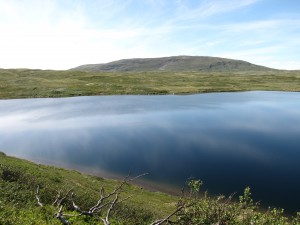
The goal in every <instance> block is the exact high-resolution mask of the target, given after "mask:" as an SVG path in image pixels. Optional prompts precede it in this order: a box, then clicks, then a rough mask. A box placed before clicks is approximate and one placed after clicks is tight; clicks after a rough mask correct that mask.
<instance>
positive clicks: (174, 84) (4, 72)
mask: <svg viewBox="0 0 300 225" xmlns="http://www.w3.org/2000/svg"><path fill="white" fill-rule="evenodd" d="M251 90H266V91H300V71H247V72H166V71H160V72H84V71H71V70H68V71H55V70H30V69H0V99H9V98H39V97H70V96H81V95H84V96H87V95H126V94H136V95H137V94H138V95H146V94H192V93H204V92H230V91H251Z"/></svg>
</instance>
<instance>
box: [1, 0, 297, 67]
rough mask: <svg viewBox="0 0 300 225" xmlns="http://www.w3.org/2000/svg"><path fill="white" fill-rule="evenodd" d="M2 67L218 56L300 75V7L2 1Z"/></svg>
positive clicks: (241, 1)
mask: <svg viewBox="0 0 300 225" xmlns="http://www.w3.org/2000/svg"><path fill="white" fill-rule="evenodd" d="M0 32H1V33H0V67H2V68H40V69H69V68H71V67H75V66H78V65H81V64H87V63H105V62H110V61H113V60H118V59H123V58H138V57H144V58H145V57H163V56H173V55H199V56H217V57H225V58H232V59H241V60H246V61H249V62H252V63H255V64H259V65H265V66H269V67H273V68H280V69H300V1H299V0H111V1H109V0H42V1H41V0H0Z"/></svg>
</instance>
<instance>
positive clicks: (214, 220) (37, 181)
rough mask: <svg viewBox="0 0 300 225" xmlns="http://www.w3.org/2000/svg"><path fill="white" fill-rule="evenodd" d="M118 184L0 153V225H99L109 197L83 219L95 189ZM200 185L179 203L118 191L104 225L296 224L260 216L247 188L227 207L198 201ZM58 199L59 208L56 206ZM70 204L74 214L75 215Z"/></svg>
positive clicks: (221, 200) (224, 202) (276, 214)
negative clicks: (107, 220)
mask: <svg viewBox="0 0 300 225" xmlns="http://www.w3.org/2000/svg"><path fill="white" fill-rule="evenodd" d="M120 184H122V182H121V181H115V180H106V179H103V178H99V177H95V176H91V175H87V174H82V173H80V172H77V171H71V170H66V169H62V168H55V167H52V166H45V165H38V164H34V163H32V162H29V161H26V160H21V159H17V158H14V157H9V156H6V155H5V154H4V153H1V152H0V224H5V225H10V224H11V225H18V224H20V225H21V224H26V225H30V224H39V225H43V224H51V225H55V224H57V225H59V224H64V223H63V222H62V219H61V218H59V212H61V215H63V218H64V219H65V220H67V221H68V223H65V224H83V225H87V224H95V225H96V224H105V223H104V222H103V220H102V219H101V218H105V215H106V213H107V211H108V210H109V208H110V206H111V204H112V202H113V201H114V195H115V194H112V196H111V197H112V199H110V198H107V199H106V200H105V201H104V202H103V203H105V204H106V202H107V203H108V204H107V205H105V204H104V206H105V207H103V208H101V210H99V211H97V212H96V213H95V214H93V215H87V213H86V212H87V211H86V210H87V209H89V208H90V207H91V206H94V205H95V204H96V202H97V201H98V200H99V197H100V196H101V195H102V194H103V195H105V194H104V193H101V191H99V190H100V188H101V187H103V188H104V189H105V193H106V194H108V193H112V191H113V190H116V187H120ZM201 184H202V182H201V181H199V180H191V181H189V182H188V186H189V188H190V189H189V190H188V192H187V193H186V194H185V195H184V197H181V198H179V197H174V196H169V195H166V194H163V193H159V192H149V191H147V190H143V189H141V188H140V187H138V186H134V185H131V184H126V185H124V186H122V189H119V190H118V191H120V193H119V199H118V200H117V204H115V205H114V207H113V208H112V211H111V213H110V217H109V223H107V224H119V225H121V224H122V225H125V224H126V225H130V224H141V225H142V224H149V225H150V224H152V225H154V224H156V225H158V224H182V225H188V224H199V225H208V224H219V225H231V224H232V225H250V224H251V225H254V224H257V225H262V224H263V225H274V224H277V225H299V224H300V213H298V214H297V215H295V217H285V216H284V214H283V212H284V211H283V210H282V209H270V210H268V211H266V212H262V211H261V209H260V208H259V207H258V206H257V205H256V204H255V203H254V202H253V200H252V199H251V193H250V189H249V188H246V189H245V192H244V195H242V196H240V197H239V198H238V199H236V201H233V200H232V198H231V197H224V196H218V197H208V195H207V193H205V194H204V196H203V197H201V198H199V197H198V192H199V189H200V187H201ZM37 187H39V188H37ZM71 192H74V193H75V195H72V194H70V193H71ZM127 197H131V198H128V199H127ZM61 199H62V202H61V205H58V204H57V203H58V202H59V200H61ZM74 199H75V200H74ZM123 200H124V201H123ZM74 201H75V202H76V205H77V206H80V209H78V210H76V206H74V203H72V202H74ZM39 204H40V205H39ZM41 204H42V206H43V207H41ZM59 206H61V207H59ZM62 209H63V211H61V210H62ZM84 212H85V213H86V214H84ZM168 215H172V217H170V219H171V220H172V221H173V222H174V223H169V222H168V220H166V221H164V222H163V221H162V223H153V221H156V220H157V219H162V218H166V217H167V216H168Z"/></svg>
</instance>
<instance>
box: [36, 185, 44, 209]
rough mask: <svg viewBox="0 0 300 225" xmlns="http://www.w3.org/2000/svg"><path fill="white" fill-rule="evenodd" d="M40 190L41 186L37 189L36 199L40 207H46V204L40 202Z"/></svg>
mask: <svg viewBox="0 0 300 225" xmlns="http://www.w3.org/2000/svg"><path fill="white" fill-rule="evenodd" d="M39 190H40V186H39V185H38V186H37V188H36V194H35V198H36V200H37V203H38V205H39V206H40V207H44V204H43V203H41V201H40V197H39Z"/></svg>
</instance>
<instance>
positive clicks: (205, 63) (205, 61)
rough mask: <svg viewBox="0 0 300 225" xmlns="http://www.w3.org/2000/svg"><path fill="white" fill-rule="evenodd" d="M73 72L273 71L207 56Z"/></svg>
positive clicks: (91, 66) (113, 64) (125, 61)
mask: <svg viewBox="0 0 300 225" xmlns="http://www.w3.org/2000/svg"><path fill="white" fill-rule="evenodd" d="M71 70H79V71H93V72H100V71H102V72H133V71H175V72H180V71H203V72H230V71H233V72H241V71H268V70H273V69H271V68H267V67H264V66H258V65H255V64H251V63H249V62H246V61H242V60H233V59H226V58H218V57H207V56H172V57H163V58H137V59H123V60H119V61H114V62H110V63H105V64H87V65H81V66H79V67H75V68H73V69H71Z"/></svg>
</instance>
